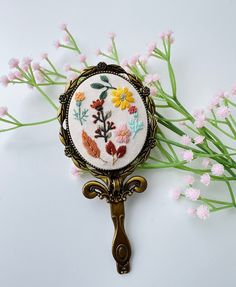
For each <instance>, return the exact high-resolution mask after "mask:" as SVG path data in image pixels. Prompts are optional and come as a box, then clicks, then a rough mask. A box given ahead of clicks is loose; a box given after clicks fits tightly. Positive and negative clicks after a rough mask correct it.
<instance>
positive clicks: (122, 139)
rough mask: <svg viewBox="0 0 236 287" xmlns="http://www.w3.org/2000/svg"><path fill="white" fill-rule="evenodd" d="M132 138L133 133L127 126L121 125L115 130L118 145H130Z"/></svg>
mask: <svg viewBox="0 0 236 287" xmlns="http://www.w3.org/2000/svg"><path fill="white" fill-rule="evenodd" d="M130 136H131V131H130V130H129V129H128V128H127V125H126V124H123V125H121V126H120V127H119V128H117V129H116V130H115V137H116V141H117V142H118V143H126V144H127V143H128V142H129V139H130Z"/></svg>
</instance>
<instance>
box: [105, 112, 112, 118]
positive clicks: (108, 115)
mask: <svg viewBox="0 0 236 287" xmlns="http://www.w3.org/2000/svg"><path fill="white" fill-rule="evenodd" d="M110 117H111V111H108V112H107V113H106V115H105V120H107V119H109V118H110Z"/></svg>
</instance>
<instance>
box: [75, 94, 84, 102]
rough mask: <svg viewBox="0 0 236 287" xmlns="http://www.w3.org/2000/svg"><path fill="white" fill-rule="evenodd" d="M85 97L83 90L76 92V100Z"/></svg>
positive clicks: (80, 100) (81, 99)
mask: <svg viewBox="0 0 236 287" xmlns="http://www.w3.org/2000/svg"><path fill="white" fill-rule="evenodd" d="M84 99H85V95H84V93H83V92H77V93H76V94H75V100H76V101H79V102H82V101H83V100H84Z"/></svg>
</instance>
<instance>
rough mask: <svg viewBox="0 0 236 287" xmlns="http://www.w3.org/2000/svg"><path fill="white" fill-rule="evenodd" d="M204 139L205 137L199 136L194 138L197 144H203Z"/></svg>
mask: <svg viewBox="0 0 236 287" xmlns="http://www.w3.org/2000/svg"><path fill="white" fill-rule="evenodd" d="M204 139H205V137H204V136H197V137H195V138H194V143H195V144H202V143H203V141H204Z"/></svg>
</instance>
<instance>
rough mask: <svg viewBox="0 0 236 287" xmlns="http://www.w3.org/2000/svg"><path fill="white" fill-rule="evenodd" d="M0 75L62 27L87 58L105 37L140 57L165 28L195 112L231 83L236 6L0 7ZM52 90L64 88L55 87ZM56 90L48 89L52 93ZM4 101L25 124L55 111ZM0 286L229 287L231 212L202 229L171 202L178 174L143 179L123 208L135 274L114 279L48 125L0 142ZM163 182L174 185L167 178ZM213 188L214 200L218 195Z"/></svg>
mask: <svg viewBox="0 0 236 287" xmlns="http://www.w3.org/2000/svg"><path fill="white" fill-rule="evenodd" d="M0 4H1V5H0V6H1V9H0V31H1V34H0V35H1V48H0V51H1V53H0V63H1V66H0V70H1V73H2V74H4V73H7V71H8V65H7V63H8V59H9V58H11V57H13V56H17V57H23V56H32V57H36V58H37V56H38V55H39V54H40V53H41V52H43V51H49V52H50V55H52V57H53V58H54V59H57V61H58V63H59V62H60V63H63V61H64V60H63V59H64V57H65V54H64V53H60V52H57V53H56V55H54V53H55V50H54V48H53V47H52V46H51V43H52V42H53V40H54V39H57V38H58V37H59V33H60V32H59V31H58V26H59V25H60V24H61V23H62V22H66V23H68V24H69V26H70V27H71V30H72V32H73V33H74V34H76V35H78V37H79V39H80V42H81V47H82V48H83V49H86V51H87V52H88V53H87V54H88V57H89V60H90V61H91V62H92V63H95V62H96V61H95V57H94V56H93V55H94V51H95V50H96V48H97V47H101V48H106V46H107V39H106V35H107V32H109V31H115V32H116V33H117V34H118V39H117V40H118V46H119V49H120V50H122V51H123V55H124V56H131V55H132V54H134V53H137V52H138V53H141V52H142V51H143V50H144V49H145V46H146V45H147V44H148V43H149V42H150V41H152V40H155V39H157V38H158V36H159V34H160V33H161V32H162V31H165V30H167V29H170V28H171V29H172V30H174V32H175V38H176V42H175V44H174V52H173V58H174V60H173V65H174V68H175V71H176V76H177V83H178V93H179V98H180V99H181V100H182V101H183V102H184V104H185V106H186V107H187V108H188V109H190V110H191V111H193V110H194V109H195V108H200V107H203V106H204V105H206V104H207V103H208V102H209V100H210V98H211V97H212V96H213V95H214V94H215V93H216V92H217V91H218V90H219V89H229V88H231V86H232V85H233V84H234V83H235V82H236V74H235V63H236V38H235V29H236V26H235V24H236V18H235V17H236V16H235V11H236V2H235V1H233V0H224V1H223V0H221V1H219V0H218V1H216V0H215V1H213V0H212V1H209V0H208V1H206V0H205V1H203V0H198V1H187V0H186V1H164V0H163V1H157V0H155V1H150V0H146V1H142V2H141V1H127V0H126V1H123V0H119V1H104V0H99V1H88V0H87V1H81V0H77V1H70V0H67V1H46V0H40V1H32V0H31V1H26V0H24V1H23V0H22V1H16V0H15V1H11V2H9V1H5V0H1V1H0ZM59 92H60V91H59ZM54 93H55V92H54ZM0 103H1V105H8V106H9V109H10V111H11V112H12V113H13V114H15V115H17V116H18V117H19V119H21V120H22V121H27V120H28V121H29V120H31V121H33V120H39V119H46V118H48V117H50V116H52V112H53V111H52V109H51V108H50V107H49V106H48V107H47V106H46V105H45V104H44V102H43V101H42V99H41V98H40V97H39V96H38V95H37V93H35V92H32V91H31V90H29V89H27V88H19V87H14V88H9V89H4V88H2V87H1V88H0ZM0 163H1V164H0V170H1V173H0V180H1V181H0V197H1V199H0V286H1V287H66V286H69V287H75V286H76V287H78V286H81V287H90V286H97V287H104V286H112V287H118V286H129V287H132V286H135V287H141V286H148V287H154V286H161V287H172V286H175V287H177V286H181V287H187V286H192V287H195V286H201V287H211V286H214V287H220V286H227V287H233V286H235V274H236V263H235V258H236V251H235V242H236V232H235V226H236V224H235V219H236V214H235V212H234V210H229V211H226V212H221V213H217V214H214V215H212V216H211V218H209V219H208V220H207V221H206V222H204V223H203V222H202V221H200V220H198V219H192V218H189V217H188V216H187V215H186V208H187V206H189V204H188V203H186V202H183V201H182V202H180V203H174V202H171V201H170V200H169V199H168V190H169V189H170V188H171V187H172V186H175V185H178V183H179V182H180V181H181V180H182V176H183V174H181V173H179V172H177V171H175V170H160V171H158V170H157V171H153V172H145V173H142V175H145V176H146V177H147V179H148V182H149V186H148V190H147V191H146V192H145V193H144V194H140V195H133V196H132V198H129V199H128V201H127V203H126V230H127V233H128V235H129V238H130V241H131V244H132V248H133V256H132V262H131V263H132V271H131V273H130V274H127V275H124V276H121V275H119V274H117V273H116V268H115V263H114V261H113V258H112V255H111V241H112V236H113V226H112V222H111V219H110V214H109V206H108V205H106V203H105V202H103V201H100V200H98V199H94V200H87V199H85V198H84V197H83V196H82V194H81V187H82V184H83V183H84V182H85V181H86V179H87V178H86V177H84V178H83V179H78V180H76V179H72V178H71V176H70V167H71V162H70V160H69V159H67V158H66V157H65V156H64V154H63V147H62V145H61V144H60V142H59V140H58V124H57V123H56V122H54V123H52V124H50V125H48V126H41V127H35V128H25V129H23V128H22V129H19V130H16V131H14V132H11V133H7V134H1V135H0ZM170 179H171V180H170ZM220 192H221V190H220V188H219V187H218V188H215V187H214V188H213V189H212V193H220Z"/></svg>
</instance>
